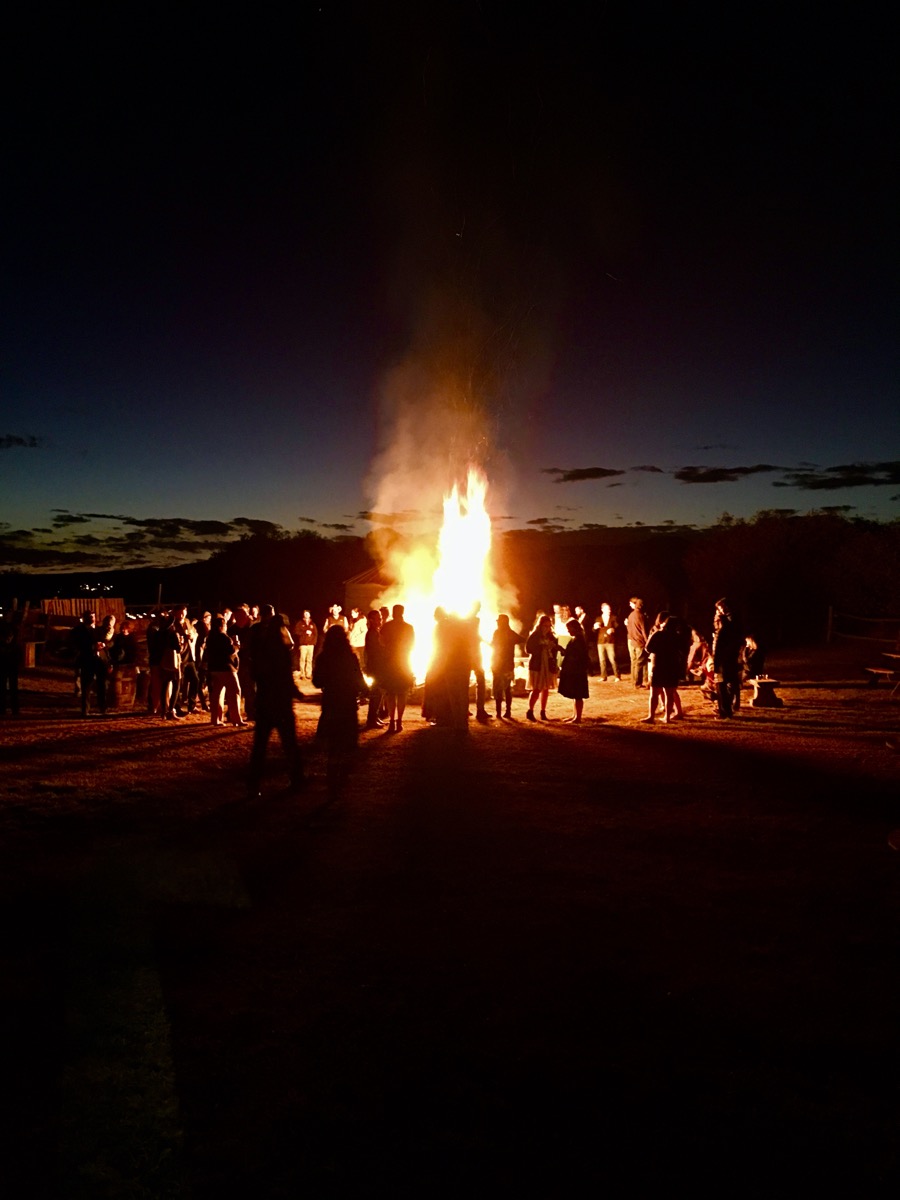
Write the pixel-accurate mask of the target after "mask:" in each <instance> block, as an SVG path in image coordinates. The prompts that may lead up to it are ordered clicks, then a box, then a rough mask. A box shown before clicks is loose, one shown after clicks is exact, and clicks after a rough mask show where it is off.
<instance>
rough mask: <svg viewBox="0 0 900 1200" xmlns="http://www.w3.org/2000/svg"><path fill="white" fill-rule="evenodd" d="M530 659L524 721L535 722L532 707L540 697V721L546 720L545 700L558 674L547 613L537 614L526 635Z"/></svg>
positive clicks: (556, 645)
mask: <svg viewBox="0 0 900 1200" xmlns="http://www.w3.org/2000/svg"><path fill="white" fill-rule="evenodd" d="M525 649H526V650H527V652H528V654H529V655H530V658H529V660H528V691H529V696H528V712H527V713H526V714H525V717H526V720H528V721H533V720H535V716H534V706H535V703H536V701H537V699H538V697H540V701H541V720H542V721H546V720H547V699H548V697H549V695H550V690H551V688H555V687H556V677H557V675H558V674H559V667H558V665H557V657H556V656H557V654H558V653H559V642H558V641H557V640H556V638H555V637H554V635H553V622H552V621H551V620H550V617H549V616H548V615H547V613H539V614H538V618H537V622H536V623H535V626H534V629H532V631H531V633H530V634H529V635H528V640H527V642H526V643H525Z"/></svg>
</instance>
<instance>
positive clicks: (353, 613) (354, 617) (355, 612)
mask: <svg viewBox="0 0 900 1200" xmlns="http://www.w3.org/2000/svg"><path fill="white" fill-rule="evenodd" d="M359 617H360V612H359V609H358V608H351V609H350V620H351V621H358V620H359Z"/></svg>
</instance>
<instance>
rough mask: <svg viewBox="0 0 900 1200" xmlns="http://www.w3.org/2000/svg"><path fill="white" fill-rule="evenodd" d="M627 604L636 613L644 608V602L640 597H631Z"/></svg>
mask: <svg viewBox="0 0 900 1200" xmlns="http://www.w3.org/2000/svg"><path fill="white" fill-rule="evenodd" d="M628 603H629V604H630V605H631V607H632V608H634V609H637V610H638V611H640V610H642V609H643V607H644V602H643V600H642V599H641V598H640V596H632V597H631V599H630V600H629V601H628Z"/></svg>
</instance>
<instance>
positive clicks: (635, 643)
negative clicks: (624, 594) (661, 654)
mask: <svg viewBox="0 0 900 1200" xmlns="http://www.w3.org/2000/svg"><path fill="white" fill-rule="evenodd" d="M628 603H629V604H630V605H631V612H630V613H629V614H628V620H627V621H626V622H625V630H626V632H627V634H628V657H629V659H630V660H631V682H632V683H633V684H634V686H635V687H636V688H640V687H643V686H644V668H645V667H646V665H647V626H646V624H645V623H644V602H643V600H641V598H640V597H639V596H632V597H631V599H630V600H629V601H628Z"/></svg>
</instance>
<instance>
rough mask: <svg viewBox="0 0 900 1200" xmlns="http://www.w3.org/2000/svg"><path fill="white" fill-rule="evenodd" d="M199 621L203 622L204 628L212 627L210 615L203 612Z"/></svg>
mask: <svg viewBox="0 0 900 1200" xmlns="http://www.w3.org/2000/svg"><path fill="white" fill-rule="evenodd" d="M201 620H202V621H203V624H204V625H205V626H206V628H207V629H209V627H210V626H211V625H212V613H209V612H205V613H204V614H203V616H202V617H201Z"/></svg>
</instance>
